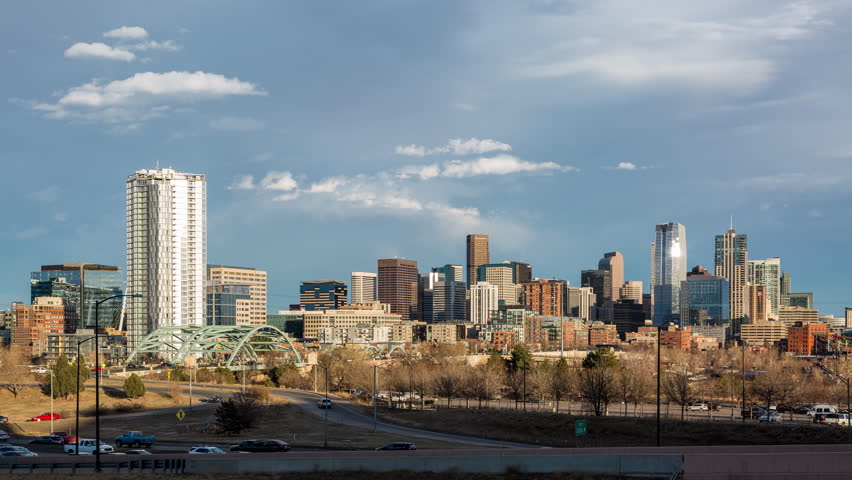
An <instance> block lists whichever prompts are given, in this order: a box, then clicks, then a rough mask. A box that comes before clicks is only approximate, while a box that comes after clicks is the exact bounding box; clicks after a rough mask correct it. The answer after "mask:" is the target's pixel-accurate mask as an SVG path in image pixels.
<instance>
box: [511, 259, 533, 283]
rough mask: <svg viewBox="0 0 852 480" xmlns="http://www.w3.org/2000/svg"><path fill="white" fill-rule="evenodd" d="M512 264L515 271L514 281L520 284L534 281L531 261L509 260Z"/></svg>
mask: <svg viewBox="0 0 852 480" xmlns="http://www.w3.org/2000/svg"><path fill="white" fill-rule="evenodd" d="M509 263H511V264H512V269H513V271H514V272H515V280H514V282H515V283H517V284H518V285H521V284H523V283H530V282H532V267H531V266H530V264H529V263H524V262H509Z"/></svg>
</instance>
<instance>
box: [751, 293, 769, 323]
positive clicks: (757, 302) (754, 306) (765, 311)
mask: <svg viewBox="0 0 852 480" xmlns="http://www.w3.org/2000/svg"><path fill="white" fill-rule="evenodd" d="M747 290H748V298H747V300H746V301H747V302H748V312H747V313H748V321H749V322H765V321H767V320H769V299H768V298H767V295H766V286H764V285H748V286H747Z"/></svg>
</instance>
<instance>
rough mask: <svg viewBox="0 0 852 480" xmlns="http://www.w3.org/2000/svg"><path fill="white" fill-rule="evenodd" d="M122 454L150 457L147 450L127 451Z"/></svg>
mask: <svg viewBox="0 0 852 480" xmlns="http://www.w3.org/2000/svg"><path fill="white" fill-rule="evenodd" d="M124 453H125V454H127V455H151V452H149V451H148V450H128V451H126V452H124Z"/></svg>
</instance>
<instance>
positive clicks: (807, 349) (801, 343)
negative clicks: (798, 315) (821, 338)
mask: <svg viewBox="0 0 852 480" xmlns="http://www.w3.org/2000/svg"><path fill="white" fill-rule="evenodd" d="M827 334H828V325H826V324H824V323H807V322H796V323H794V324H793V325H791V326H790V327H789V328H788V329H787V351H788V352H790V353H795V354H797V355H813V354H814V353H815V352H814V347H815V346H816V336H817V335H827Z"/></svg>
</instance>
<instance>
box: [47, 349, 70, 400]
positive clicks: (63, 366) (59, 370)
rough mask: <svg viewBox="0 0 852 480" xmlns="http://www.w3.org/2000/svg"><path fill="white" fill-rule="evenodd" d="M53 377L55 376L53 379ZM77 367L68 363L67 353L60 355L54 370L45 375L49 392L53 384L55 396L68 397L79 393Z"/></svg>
mask: <svg viewBox="0 0 852 480" xmlns="http://www.w3.org/2000/svg"><path fill="white" fill-rule="evenodd" d="M51 377H53V378H52V379H51ZM76 377H77V367H76V366H72V365H71V364H69V363H68V359H67V358H65V355H60V356H59V358H58V359H57V360H56V364H55V365H54V366H53V371H52V372H50V373H48V374H47V375H46V376H45V380H44V384H45V387H46V390H47V392H48V394H50V391H51V382H52V384H53V389H52V391H53V398H59V397H62V398H67V397H68V396H69V395H72V394H76V393H77V379H76Z"/></svg>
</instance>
